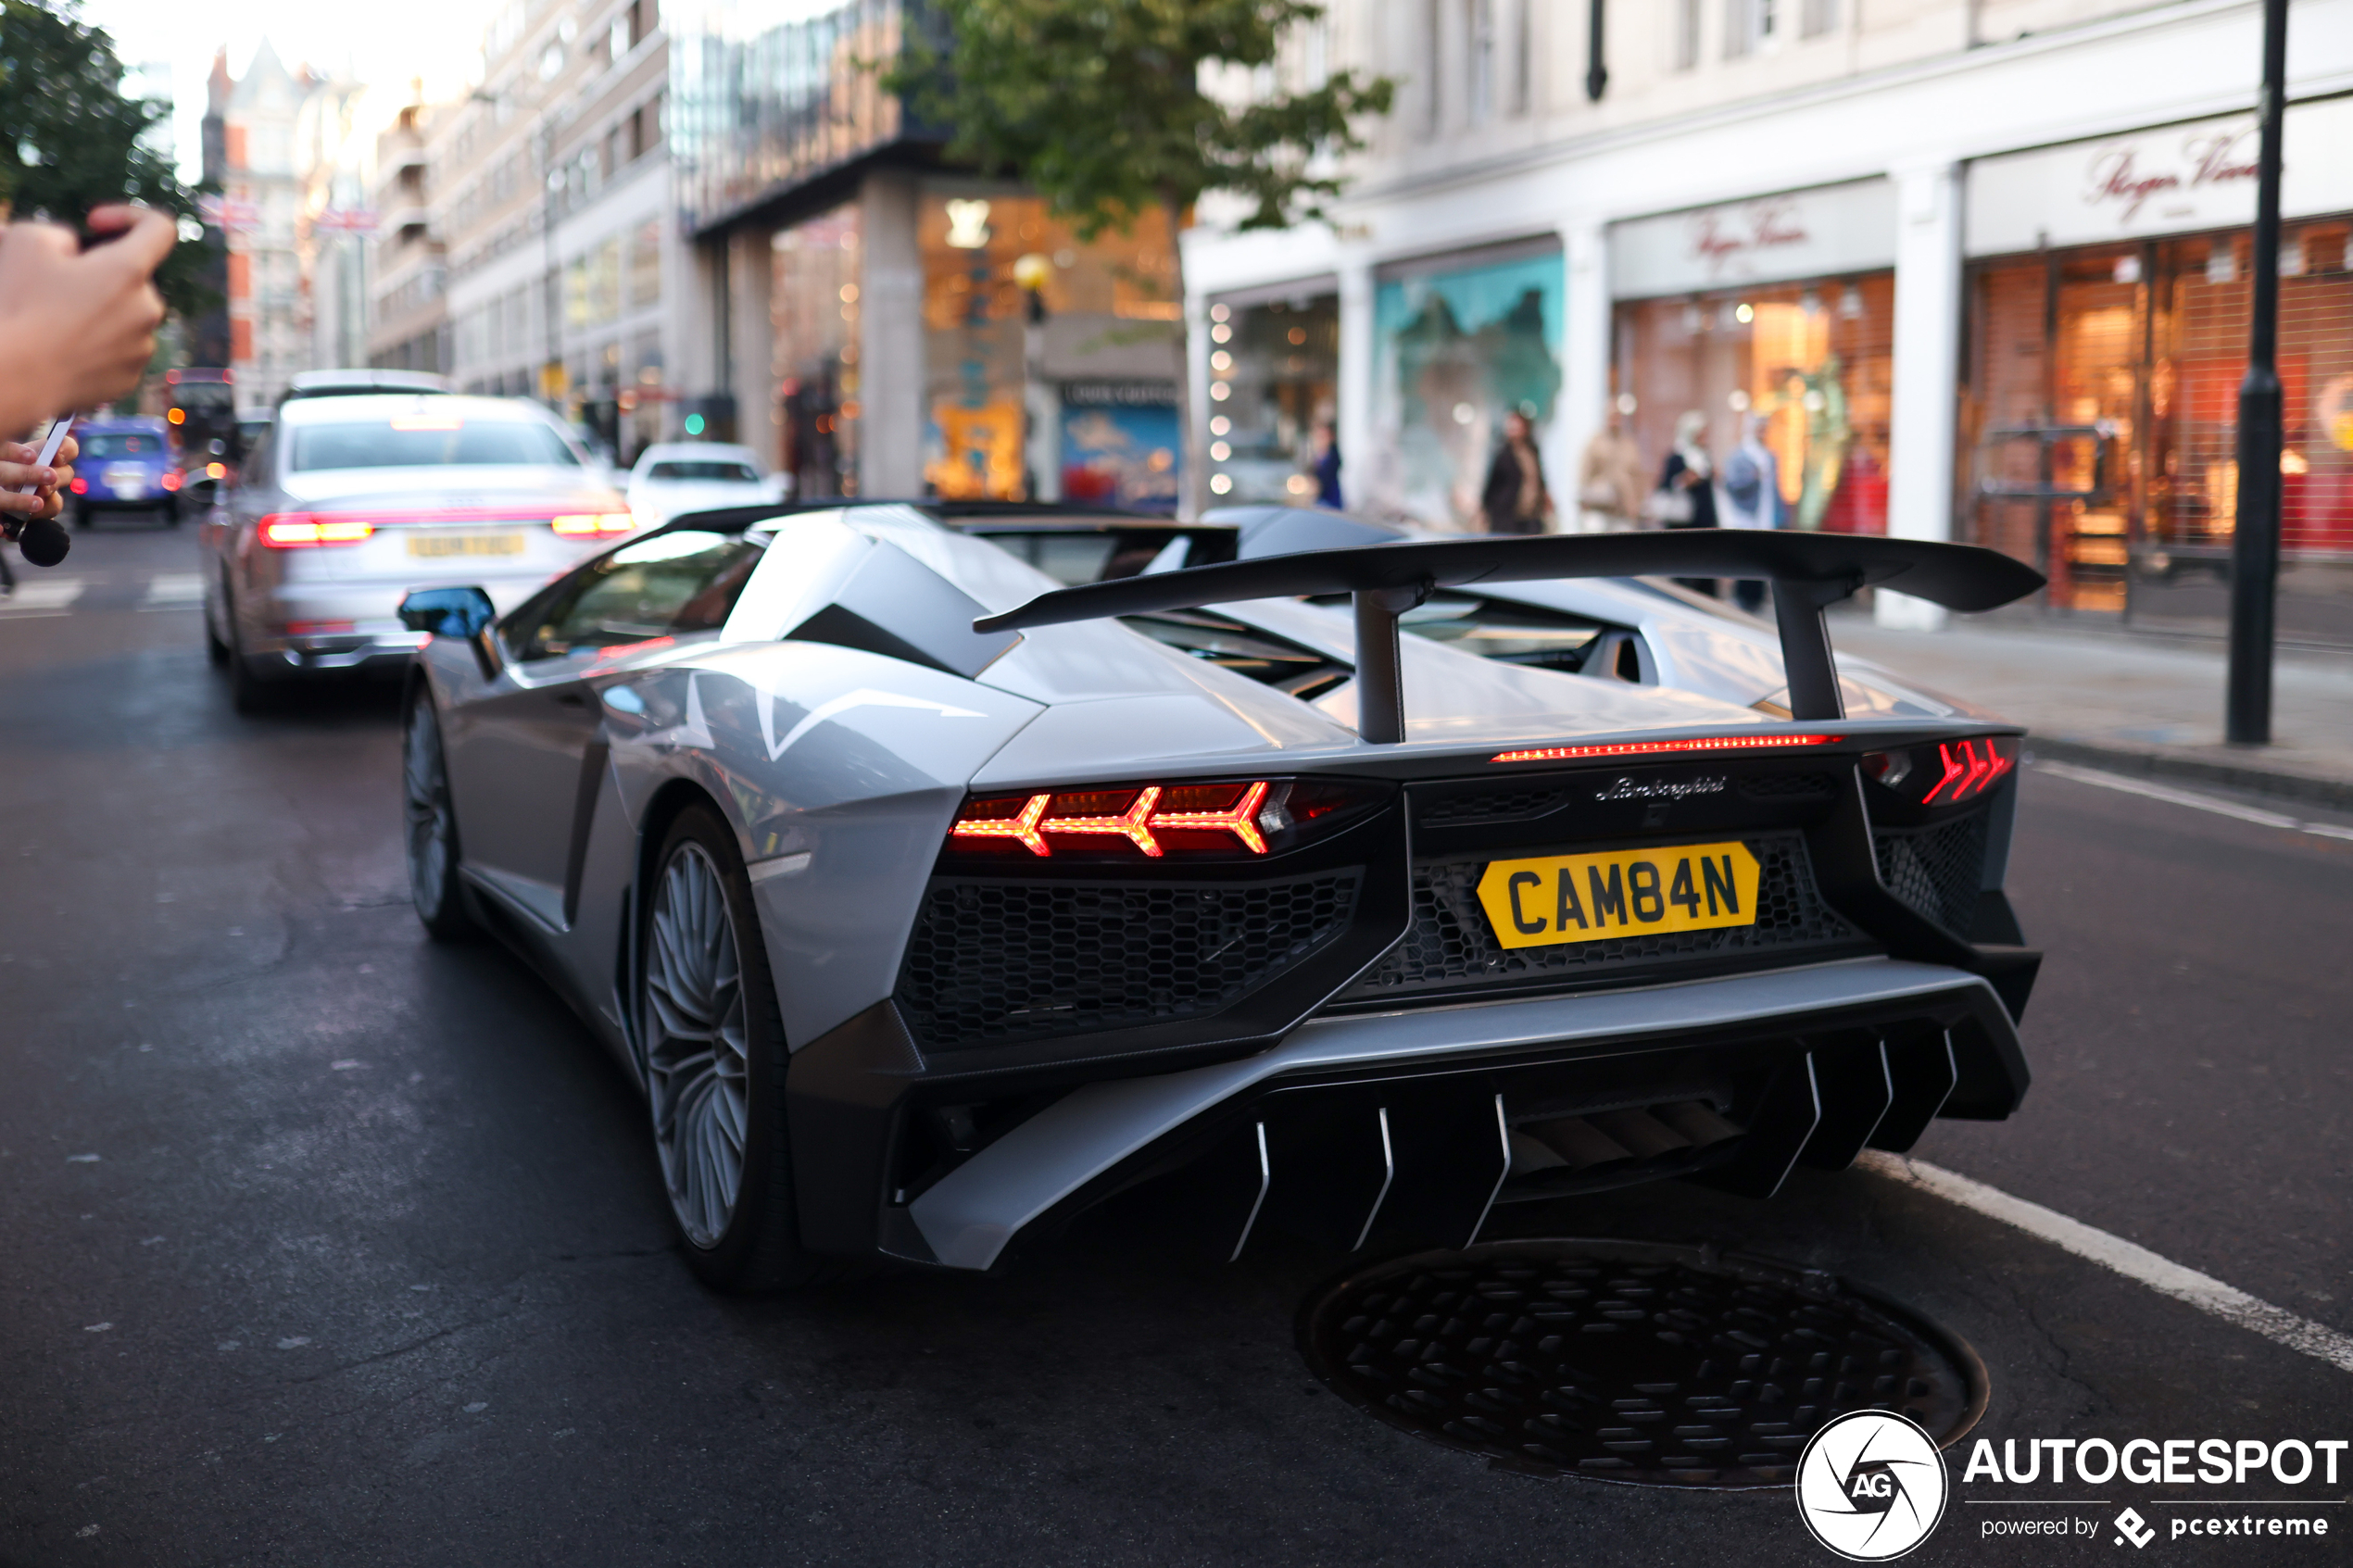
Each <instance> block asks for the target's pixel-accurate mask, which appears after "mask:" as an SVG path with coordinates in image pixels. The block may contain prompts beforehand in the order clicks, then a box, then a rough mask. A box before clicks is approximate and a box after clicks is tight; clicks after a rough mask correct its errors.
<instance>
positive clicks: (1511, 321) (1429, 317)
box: [1341, 248, 1567, 528]
mask: <svg viewBox="0 0 2353 1568" xmlns="http://www.w3.org/2000/svg"><path fill="white" fill-rule="evenodd" d="M1562 287H1563V278H1562V272H1561V257H1560V252H1559V251H1558V250H1556V249H1551V248H1542V249H1536V250H1533V251H1524V252H1522V253H1521V254H1519V255H1516V256H1515V255H1512V254H1510V253H1509V252H1505V253H1504V254H1503V255H1502V256H1499V257H1497V258H1496V259H1493V260H1484V261H1482V260H1471V259H1466V260H1465V261H1463V262H1461V263H1456V264H1453V265H1441V266H1433V267H1430V268H1428V269H1427V270H1423V269H1416V270H1411V271H1403V272H1401V273H1400V274H1398V275H1395V276H1390V277H1386V278H1383V279H1382V280H1381V281H1380V282H1378V285H1377V286H1376V288H1375V290H1374V295H1373V337H1374V356H1375V358H1374V365H1373V435H1374V450H1373V451H1371V452H1369V453H1346V452H1343V453H1342V454H1341V456H1342V458H1344V459H1345V460H1346V461H1347V464H1348V467H1347V469H1346V470H1345V472H1346V474H1348V475H1350V476H1353V477H1351V478H1349V479H1348V480H1346V482H1345V491H1346V495H1347V498H1348V500H1349V503H1350V506H1351V508H1363V509H1368V510H1370V511H1372V512H1374V513H1376V514H1379V515H1384V516H1395V517H1403V518H1407V519H1412V520H1415V521H1422V522H1428V523H1434V524H1437V525H1439V526H1441V527H1452V528H1470V527H1475V526H1477V524H1478V518H1479V495H1480V490H1481V488H1482V485H1483V483H1484V481H1485V479H1486V475H1487V470H1488V466H1489V464H1490V462H1491V460H1492V458H1493V457H1494V454H1495V448H1496V446H1497V445H1498V444H1499V443H1500V442H1501V441H1502V440H1503V428H1504V417H1505V416H1506V415H1507V414H1509V413H1511V412H1513V411H1515V410H1518V411H1522V412H1525V413H1526V414H1527V415H1528V416H1529V419H1530V420H1532V421H1533V422H1534V424H1535V425H1536V426H1537V427H1538V430H1539V432H1540V435H1539V443H1540V445H1541V431H1542V429H1543V428H1544V427H1545V426H1546V425H1547V424H1548V423H1549V422H1550V420H1551V419H1552V417H1553V407H1554V402H1555V400H1556V399H1557V398H1558V396H1559V393H1560V384H1561V370H1560V358H1559V355H1560V346H1559V345H1560V326H1561V307H1562ZM1549 477H1550V480H1551V486H1552V489H1553V491H1554V498H1555V502H1556V504H1557V502H1558V498H1559V495H1560V493H1561V490H1562V487H1563V485H1564V484H1565V483H1567V478H1566V476H1565V475H1561V474H1553V475H1551V476H1549Z"/></svg>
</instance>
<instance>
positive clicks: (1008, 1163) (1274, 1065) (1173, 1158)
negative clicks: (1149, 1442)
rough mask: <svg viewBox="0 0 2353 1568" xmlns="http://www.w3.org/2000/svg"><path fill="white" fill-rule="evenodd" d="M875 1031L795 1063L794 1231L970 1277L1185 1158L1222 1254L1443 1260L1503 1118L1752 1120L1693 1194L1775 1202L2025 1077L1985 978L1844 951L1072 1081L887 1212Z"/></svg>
mask: <svg viewBox="0 0 2353 1568" xmlns="http://www.w3.org/2000/svg"><path fill="white" fill-rule="evenodd" d="M884 1010H887V1004H885V1008H884V1009H877V1010H875V1012H876V1013H879V1012H882V1011H884ZM894 1022H895V1020H892V1019H888V1018H879V1019H878V1018H876V1017H875V1016H874V1015H873V1014H871V1013H870V1014H868V1015H861V1018H860V1019H858V1020H853V1021H852V1022H850V1023H849V1024H845V1025H843V1026H842V1028H841V1029H839V1030H837V1031H835V1032H834V1033H833V1034H832V1035H827V1036H825V1037H824V1038H822V1039H820V1040H817V1041H812V1043H811V1045H810V1046H809V1047H806V1048H805V1049H804V1050H803V1051H802V1052H800V1053H799V1055H798V1056H796V1058H795V1059H794V1061H793V1067H792V1071H791V1074H790V1076H789V1078H788V1081H787V1095H788V1098H789V1103H790V1106H791V1114H792V1126H793V1134H794V1142H795V1158H796V1163H797V1166H798V1167H799V1176H800V1178H801V1179H800V1192H801V1217H802V1224H803V1230H804V1234H805V1235H806V1236H807V1237H808V1239H809V1240H810V1242H811V1244H812V1246H816V1247H820V1248H824V1249H828V1250H870V1249H879V1250H882V1251H885V1252H887V1253H891V1254H894V1255H897V1256H901V1257H905V1258H908V1259H911V1260H912V1261H920V1262H930V1263H937V1264H940V1265H944V1266H946V1267H950V1268H958V1269H987V1268H989V1267H991V1266H993V1265H995V1264H996V1263H997V1262H998V1261H1000V1258H1002V1257H1003V1256H1004V1255H1005V1253H1006V1251H1007V1248H1009V1247H1010V1246H1011V1245H1013V1243H1014V1242H1015V1241H1016V1240H1017V1239H1018V1238H1020V1237H1023V1236H1027V1235H1035V1234H1037V1233H1038V1231H1039V1230H1040V1229H1041V1228H1042V1227H1044V1226H1045V1225H1047V1224H1048V1223H1051V1221H1052V1220H1054V1219H1055V1218H1057V1217H1059V1216H1063V1215H1066V1214H1069V1213H1073V1212H1076V1211H1077V1210H1081V1209H1084V1208H1086V1207H1088V1206H1089V1205H1091V1204H1092V1203H1095V1202H1098V1201H1101V1199H1102V1198H1107V1197H1109V1196H1111V1195H1112V1194H1114V1193H1115V1192H1117V1191H1119V1190H1121V1189H1122V1188H1124V1187H1126V1186H1128V1185H1135V1184H1136V1183H1138V1182H1139V1181H1142V1180H1144V1179H1148V1178H1150V1177H1151V1176H1154V1175H1157V1174H1161V1173H1169V1172H1174V1171H1177V1170H1179V1169H1182V1170H1184V1171H1186V1172H1188V1173H1190V1176H1191V1177H1192V1178H1194V1180H1195V1187H1196V1189H1197V1190H1198V1191H1199V1192H1200V1193H1201V1194H1202V1198H1201V1199H1200V1202H1201V1206H1202V1210H1203V1213H1202V1221H1203V1225H1204V1229H1205V1233H1206V1234H1207V1235H1209V1236H1212V1237H1214V1240H1215V1245H1216V1246H1217V1248H1219V1250H1221V1251H1224V1250H1227V1245H1228V1244H1227V1240H1226V1237H1227V1236H1231V1237H1232V1241H1231V1249H1232V1250H1234V1251H1239V1248H1240V1246H1241V1245H1243V1244H1244V1242H1246V1241H1247V1239H1248V1237H1249V1236H1250V1235H1251V1234H1252V1230H1253V1228H1254V1227H1255V1226H1257V1225H1258V1224H1259V1223H1260V1222H1261V1218H1262V1216H1266V1217H1276V1216H1286V1215H1287V1216H1289V1222H1288V1223H1287V1224H1286V1228H1289V1229H1291V1230H1294V1231H1300V1232H1302V1233H1305V1234H1317V1233H1318V1232H1320V1233H1321V1234H1324V1235H1327V1236H1329V1237H1330V1238H1332V1239H1333V1240H1335V1241H1337V1242H1338V1243H1340V1245H1342V1246H1343V1247H1346V1246H1362V1245H1365V1244H1367V1243H1368V1242H1370V1241H1371V1240H1373V1239H1374V1238H1375V1237H1376V1236H1382V1237H1390V1236H1394V1237H1396V1238H1398V1239H1406V1238H1411V1239H1414V1240H1417V1241H1426V1242H1438V1243H1441V1244H1449V1245H1461V1244H1463V1243H1466V1242H1467V1241H1468V1240H1469V1239H1470V1238H1471V1236H1474V1235H1475V1234H1476V1233H1477V1231H1478V1227H1479V1225H1480V1224H1481V1223H1483V1221H1484V1219H1485V1217H1486V1215H1487V1212H1488V1210H1489V1209H1490V1208H1491V1206H1492V1205H1493V1203H1494V1202H1495V1201H1496V1200H1497V1199H1498V1198H1499V1197H1506V1196H1508V1195H1507V1194H1506V1192H1505V1187H1506V1185H1507V1179H1509V1180H1512V1181H1517V1180H1518V1178H1516V1177H1514V1176H1513V1171H1512V1167H1513V1156H1512V1153H1511V1149H1512V1147H1513V1139H1512V1138H1511V1136H1510V1135H1509V1129H1510V1128H1511V1127H1512V1126H1514V1125H1516V1124H1521V1123H1534V1122H1537V1121H1539V1120H1541V1119H1545V1118H1558V1117H1562V1116H1573V1115H1576V1114H1579V1111H1580V1110H1586V1109H1589V1110H1595V1111H1604V1110H1607V1109H1608V1108H1611V1107H1624V1106H1639V1105H1642V1104H1648V1103H1655V1102H1657V1101H1658V1100H1660V1099H1662V1098H1667V1099H1676V1100H1688V1099H1692V1098H1711V1097H1712V1098H1715V1100H1716V1101H1717V1102H1718V1103H1719V1104H1721V1105H1723V1106H1724V1107H1726V1108H1727V1109H1728V1110H1731V1111H1732V1112H1734V1114H1736V1115H1737V1117H1738V1118H1739V1120H1740V1122H1741V1123H1743V1125H1744V1126H1745V1128H1746V1131H1745V1132H1744V1133H1743V1136H1742V1137H1741V1139H1740V1140H1738V1144H1737V1147H1734V1146H1732V1145H1727V1146H1726V1147H1725V1148H1723V1149H1721V1150H1719V1151H1718V1154H1719V1155H1720V1158H1718V1159H1715V1160H1711V1161H1710V1163H1709V1167H1708V1170H1707V1171H1706V1173H1705V1176H1706V1179H1711V1180H1715V1181H1717V1182H1718V1184H1719V1185H1727V1186H1730V1187H1733V1188H1735V1189H1736V1190H1741V1191H1747V1192H1755V1193H1759V1194H1764V1193H1769V1192H1771V1191H1772V1190H1773V1189H1774V1188H1776V1187H1778V1186H1779V1185H1780V1181H1781V1179H1782V1177H1783V1176H1784V1175H1785V1174H1786V1173H1787V1172H1788V1171H1789V1169H1790V1168H1791V1167H1792V1166H1793V1164H1795V1163H1797V1162H1799V1161H1800V1160H1804V1161H1805V1162H1806V1163H1809V1164H1818V1165H1826V1166H1832V1167H1836V1166H1843V1165H1844V1164H1846V1163H1848V1162H1850V1161H1851V1160H1853V1158H1854V1156H1855V1154H1856V1152H1858V1151H1859V1150H1860V1149H1861V1148H1864V1147H1866V1145H1867V1144H1869V1145H1876V1146H1878V1147H1908V1146H1909V1144H1910V1142H1911V1141H1912V1139H1913V1138H1916V1137H1917V1136H1918V1135H1919V1130H1920V1128H1921V1127H1923V1126H1925V1124H1926V1123H1927V1121H1928V1119H1929V1118H1931V1117H1932V1116H1934V1115H1937V1114H1944V1115H1961V1116H1973V1117H1989V1118H1998V1117H2001V1116H2006V1115H2007V1114H2008V1113H2009V1112H2010V1111H2011V1110H2013V1109H2015V1107H2016V1106H2017V1104H2018V1103H2019V1101H2020V1098H2022V1097H2023V1095H2024V1093H2025V1091H2026V1087H2027V1081H2028V1074H2027V1070H2026V1063H2025V1059H2024V1056H2023V1054H2022V1053H2021V1052H2020V1048H2019V1043H2018V1035H2017V1031H2016V1028H2015V1026H2014V1025H2013V1024H2012V1022H2011V1019H2010V1015H2009V1012H2008V1011H2007V1010H2006V1009H2005V1007H2004V1006H2003V1003H2002V1000H2001V998H2000V997H1999V996H1997V995H1996V993H1995V990H1994V986H1993V985H1991V984H1989V983H1988V981H1987V980H1986V979H1985V978H1983V977H1982V976H1980V975H1976V974H1971V973H1968V972H1963V971H1961V970H1958V969H1954V968H1949V967H1946V966H1944V965H1940V964H1932V963H1920V962H1908V961H1904V960H1894V959H1886V958H1863V959H1854V960H1842V961H1836V962H1831V963H1824V964H1818V965H1812V966H1807V967H1804V968H1795V969H1783V970H1776V971H1772V972H1765V973H1752V974H1743V975H1735V976H1728V977H1722V978H1717V979H1708V980H1696V981H1690V982H1685V983H1681V984H1674V985H1651V986H1642V987H1636V988H1629V989H1624V990H1616V991H1607V992H1600V993H1585V994H1581V995H1574V996H1552V997H1527V998H1521V999H1516V1000H1508V1001H1497V1002H1488V1003H1478V1004H1468V1005H1458V1006H1442V1007H1430V1008H1422V1009H1416V1010H1400V1011H1390V1012H1380V1013H1360V1014H1354V1015H1347V1016H1337V1017H1322V1018H1317V1019H1314V1020H1311V1021H1310V1022H1306V1023H1303V1024H1302V1025H1301V1026H1299V1027H1298V1028H1297V1029H1295V1030H1293V1031H1291V1032H1290V1034H1289V1035H1287V1036H1286V1037H1285V1038H1284V1039H1283V1040H1282V1041H1281V1042H1280V1043H1279V1044H1277V1045H1276V1046H1274V1047H1271V1048H1269V1049H1267V1050H1265V1051H1262V1052H1260V1053H1258V1054H1256V1055H1254V1056H1250V1057H1247V1058H1243V1059H1241V1060H1233V1061H1226V1062H1218V1063H1214V1064H1212V1065H1209V1066H1203V1067H1196V1068H1192V1069H1189V1070H1187V1071H1184V1072H1178V1073H1164V1074H1159V1075H1154V1076H1148V1077H1131V1078H1125V1079H1120V1080H1117V1081H1111V1082H1099V1083H1093V1084H1088V1085H1082V1086H1080V1087H1077V1088H1076V1089H1073V1090H1071V1091H1070V1092H1069V1093H1067V1094H1065V1095H1063V1097H1062V1098H1059V1099H1057V1100H1055V1101H1054V1102H1053V1103H1051V1104H1050V1105H1048V1106H1046V1107H1045V1109H1043V1110H1038V1112H1037V1113H1036V1114H1034V1115H1031V1116H1029V1117H1028V1118H1027V1119H1026V1120H1024V1121H1021V1122H1019V1123H1017V1124H1015V1125H1013V1127H1012V1128H1011V1130H1010V1131H1007V1132H1005V1133H1004V1134H1003V1135H1001V1136H999V1137H998V1138H996V1140H995V1141H993V1142H990V1143H988V1144H987V1145H986V1146H985V1147H983V1148H980V1149H979V1150H978V1151H977V1152H976V1153H974V1154H972V1155H971V1156H970V1157H969V1158H967V1159H965V1160H963V1162H962V1163H960V1164H957V1165H956V1166H955V1167H954V1168H953V1169H951V1170H950V1171H948V1172H947V1173H946V1174H944V1175H941V1176H939V1177H937V1179H936V1180H933V1181H932V1182H931V1184H930V1185H928V1186H927V1187H925V1189H924V1190H923V1191H922V1192H921V1193H920V1194H917V1195H914V1196H913V1197H912V1201H909V1202H903V1203H900V1202H894V1201H891V1199H892V1198H893V1196H894V1195H892V1194H890V1193H889V1192H887V1191H886V1190H884V1189H886V1188H887V1185H888V1183H889V1179H888V1175H887V1173H888V1172H889V1170H890V1160H889V1154H888V1150H889V1148H890V1145H891V1141H892V1135H891V1131H890V1129H891V1128H892V1127H893V1126H894V1124H895V1123H896V1122H897V1120H898V1119H899V1117H900V1112H901V1111H902V1110H905V1109H906V1105H907V1102H908V1101H909V1100H910V1098H911V1096H910V1093H909V1091H910V1090H911V1089H912V1086H913V1085H914V1084H915V1083H916V1082H917V1080H918V1078H919V1077H920V1074H921V1073H922V1066H921V1063H920V1059H918V1058H916V1057H915V1056H914V1053H913V1051H912V1048H911V1047H905V1046H904V1045H903V1044H893V1043H891V1042H890V1041H889V1040H888V1035H890V1034H891V1033H892V1032H893V1031H892V1029H891V1027H890V1026H891V1025H892V1024H893V1023H894ZM904 1039H905V1036H904V1034H903V1031H900V1032H898V1040H899V1041H900V1042H904ZM1658 1173H1660V1174H1669V1173H1676V1174H1680V1173H1694V1172H1687V1171H1685V1170H1683V1169H1680V1168H1661V1169H1659V1171H1658ZM1523 1185H1525V1184H1523ZM1544 1190H1545V1189H1543V1188H1542V1186H1541V1184H1539V1185H1538V1186H1537V1187H1536V1188H1534V1189H1531V1190H1529V1192H1527V1193H1526V1196H1543V1195H1544Z"/></svg>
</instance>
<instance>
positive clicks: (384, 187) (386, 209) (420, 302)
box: [368, 104, 450, 371]
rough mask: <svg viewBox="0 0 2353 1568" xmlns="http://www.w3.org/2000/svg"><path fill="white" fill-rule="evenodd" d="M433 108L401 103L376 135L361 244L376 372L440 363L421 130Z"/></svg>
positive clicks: (435, 260)
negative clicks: (368, 232) (367, 235)
mask: <svg viewBox="0 0 2353 1568" xmlns="http://www.w3.org/2000/svg"><path fill="white" fill-rule="evenodd" d="M442 112H446V111H444V110H438V109H436V108H435V107H434V106H433V105H429V104H403V105H402V106H401V107H400V108H399V109H398V110H397V111H396V113H395V114H394V116H393V119H392V123H391V124H390V125H388V126H386V127H384V130H383V131H381V132H378V133H377V135H376V156H375V169H374V174H375V182H374V191H373V194H372V198H371V206H372V212H373V217H374V224H373V232H372V237H371V240H370V242H369V250H370V266H369V271H368V363H369V364H371V365H372V366H374V367H376V368H377V369H378V370H431V371H439V370H446V369H447V368H448V366H449V361H450V352H449V284H448V266H447V257H446V255H445V253H444V248H443V245H442V242H441V238H440V236H439V235H438V234H436V233H435V232H434V227H433V216H432V208H431V205H430V195H431V186H430V184H429V182H428V177H429V165H428V162H427V159H426V156H425V148H426V140H427V135H428V133H429V132H430V131H431V130H432V128H433V124H434V119H435V117H436V115H437V114H438V113H442Z"/></svg>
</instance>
